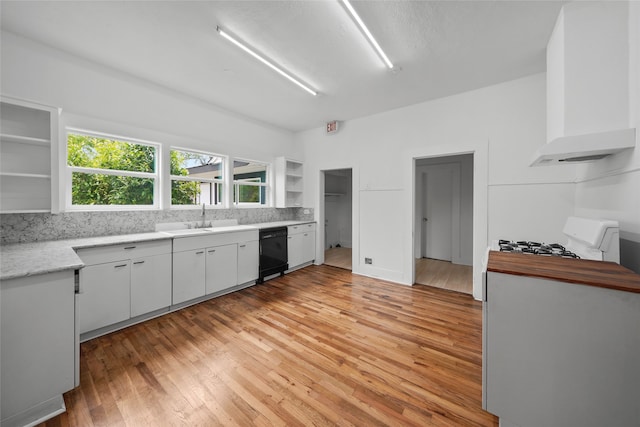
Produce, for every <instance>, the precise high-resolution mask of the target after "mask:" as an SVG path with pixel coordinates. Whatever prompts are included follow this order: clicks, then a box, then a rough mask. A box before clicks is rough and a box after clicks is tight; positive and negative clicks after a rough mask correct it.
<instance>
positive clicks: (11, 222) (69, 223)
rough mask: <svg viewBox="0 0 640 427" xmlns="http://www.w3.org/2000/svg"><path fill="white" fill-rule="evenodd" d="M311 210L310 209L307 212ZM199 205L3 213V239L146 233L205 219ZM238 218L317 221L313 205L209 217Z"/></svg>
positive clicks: (210, 218)
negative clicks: (166, 208) (159, 226)
mask: <svg viewBox="0 0 640 427" xmlns="http://www.w3.org/2000/svg"><path fill="white" fill-rule="evenodd" d="M305 212H308V213H305ZM200 213H201V211H200V210H199V209H182V210H169V211H118V212H64V213H60V214H55V215H53V214H47V213H25V214H2V215H0V243H2V244H3V245H5V244H11V243H27V242H36V241H46V240H60V239H75V238H81V237H92V236H112V235H118V234H134V233H146V232H152V231H155V230H156V224H157V223H163V222H192V221H201V220H202V216H201V215H200ZM221 219H237V220H238V223H239V224H254V223H259V222H272V221H289V220H299V221H313V209H311V208H284V209H281V208H258V209H211V210H207V212H206V220H207V221H215V220H221Z"/></svg>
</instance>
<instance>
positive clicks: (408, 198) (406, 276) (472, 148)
mask: <svg viewBox="0 0 640 427" xmlns="http://www.w3.org/2000/svg"><path fill="white" fill-rule="evenodd" d="M458 154H473V297H474V298H475V299H476V300H481V299H482V264H483V258H484V257H485V254H486V250H487V239H488V238H487V233H488V175H489V140H488V139H478V140H475V141H473V140H470V141H467V142H459V141H450V142H449V144H446V143H445V144H444V145H438V146H435V145H434V146H429V145H426V144H425V146H423V147H418V148H416V147H414V148H411V149H408V150H405V151H403V153H402V166H403V170H404V178H403V183H404V188H406V189H407V191H406V192H405V193H404V202H403V204H402V205H403V206H406V208H405V209H404V213H405V221H404V229H403V234H404V235H405V236H407V238H406V239H405V247H404V250H405V253H406V254H407V255H409V256H405V257H404V259H405V266H404V268H403V281H402V282H403V283H406V284H408V285H412V284H414V283H415V275H416V270H415V267H416V266H415V238H416V237H415V232H416V230H415V228H416V227H415V220H416V206H415V203H416V160H418V159H423V158H433V157H448V156H455V155H458Z"/></svg>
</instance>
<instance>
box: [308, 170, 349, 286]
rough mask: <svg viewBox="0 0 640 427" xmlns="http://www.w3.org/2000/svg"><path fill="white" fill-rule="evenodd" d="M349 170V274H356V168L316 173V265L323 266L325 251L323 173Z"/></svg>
mask: <svg viewBox="0 0 640 427" xmlns="http://www.w3.org/2000/svg"><path fill="white" fill-rule="evenodd" d="M345 169H349V170H351V272H352V273H356V274H357V273H358V267H357V263H356V262H357V260H358V257H359V254H360V245H359V244H358V239H359V233H358V228H357V224H356V218H358V215H359V212H360V205H359V204H358V203H357V202H358V199H357V198H356V194H358V193H357V192H356V189H357V188H358V186H359V185H360V183H359V181H358V179H357V176H358V175H356V168H355V167H354V166H344V167H335V168H326V169H320V170H319V171H318V173H319V176H318V212H317V215H316V217H317V218H318V223H317V226H316V261H315V264H316V265H322V264H324V251H325V249H324V248H325V238H324V236H325V226H324V223H325V196H324V193H325V172H331V171H336V170H345Z"/></svg>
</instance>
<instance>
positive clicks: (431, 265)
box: [416, 258, 473, 295]
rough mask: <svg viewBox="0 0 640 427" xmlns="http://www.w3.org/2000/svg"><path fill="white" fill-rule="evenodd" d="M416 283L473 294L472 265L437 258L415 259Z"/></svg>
mask: <svg viewBox="0 0 640 427" xmlns="http://www.w3.org/2000/svg"><path fill="white" fill-rule="evenodd" d="M416 283H419V284H421V285H427V286H433V287H436V288H441V289H447V290H450V291H456V292H463V293H465V294H469V295H471V294H473V267H471V266H468V265H459V264H452V263H450V262H448V261H440V260H437V259H429V258H419V259H417V260H416Z"/></svg>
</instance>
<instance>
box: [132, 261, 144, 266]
mask: <svg viewBox="0 0 640 427" xmlns="http://www.w3.org/2000/svg"><path fill="white" fill-rule="evenodd" d="M137 264H144V261H136V262H134V263H133V265H137Z"/></svg>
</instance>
